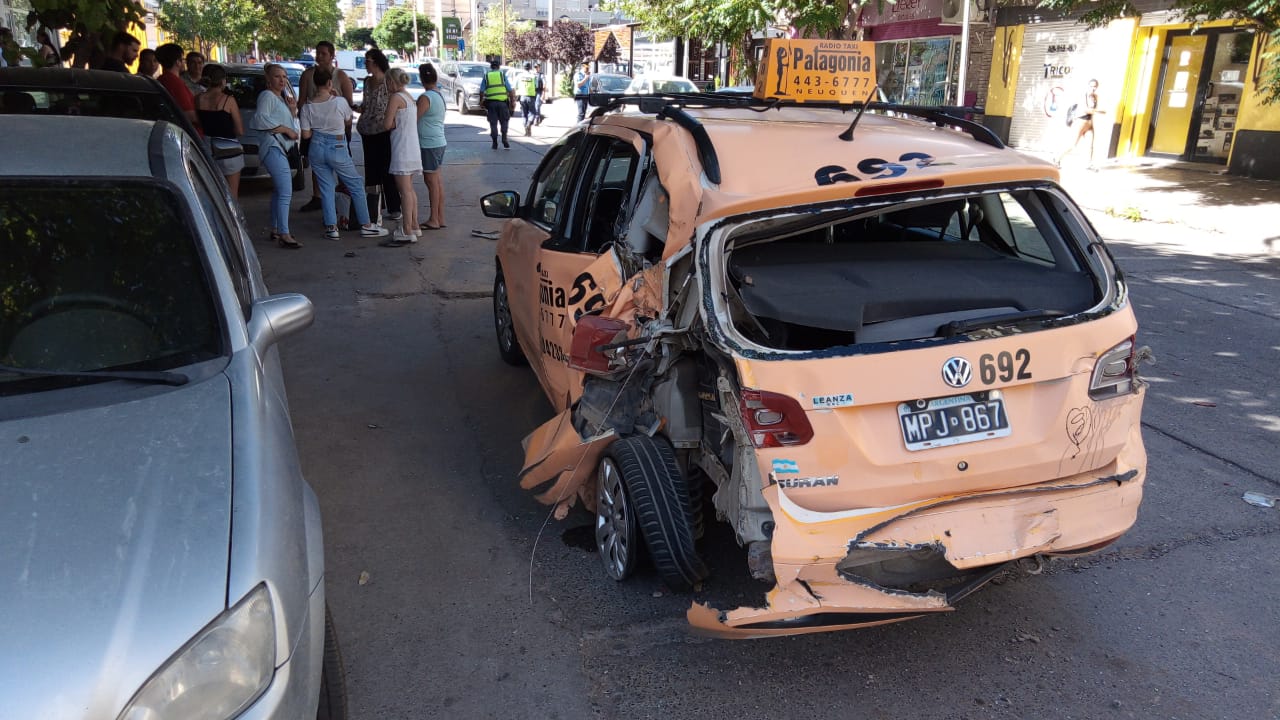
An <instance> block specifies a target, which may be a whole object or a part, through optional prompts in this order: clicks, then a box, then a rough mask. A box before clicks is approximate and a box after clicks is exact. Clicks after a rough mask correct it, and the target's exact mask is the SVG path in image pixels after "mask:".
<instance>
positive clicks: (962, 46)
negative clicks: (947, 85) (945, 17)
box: [956, 0, 972, 105]
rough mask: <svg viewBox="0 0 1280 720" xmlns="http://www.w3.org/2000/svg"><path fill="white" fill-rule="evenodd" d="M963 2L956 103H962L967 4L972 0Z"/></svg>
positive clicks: (967, 49)
mask: <svg viewBox="0 0 1280 720" xmlns="http://www.w3.org/2000/svg"><path fill="white" fill-rule="evenodd" d="M961 1H962V2H963V3H964V16H963V18H962V19H961V20H960V72H959V75H960V77H959V78H958V81H959V82H958V84H959V86H960V87H958V88H956V105H964V81H965V77H964V76H965V70H966V68H968V66H969V5H970V4H971V2H972V0H961Z"/></svg>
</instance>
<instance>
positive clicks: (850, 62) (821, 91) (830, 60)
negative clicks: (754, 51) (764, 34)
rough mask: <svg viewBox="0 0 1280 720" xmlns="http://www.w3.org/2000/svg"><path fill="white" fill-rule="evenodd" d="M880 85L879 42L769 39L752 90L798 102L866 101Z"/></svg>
mask: <svg viewBox="0 0 1280 720" xmlns="http://www.w3.org/2000/svg"><path fill="white" fill-rule="evenodd" d="M875 87H876V45H875V43H873V42H863V41H857V40H788V39H782V38H770V39H769V40H767V41H766V42H765V48H764V57H763V58H761V62H760V70H759V73H758V74H757V76H756V84H755V90H754V91H753V94H754V95H755V97H757V98H759V99H761V100H769V99H779V100H791V101H793V102H797V103H804V102H825V103H847V104H854V103H860V102H865V101H866V100H867V98H868V97H870V96H871V91H872V90H874V89H875Z"/></svg>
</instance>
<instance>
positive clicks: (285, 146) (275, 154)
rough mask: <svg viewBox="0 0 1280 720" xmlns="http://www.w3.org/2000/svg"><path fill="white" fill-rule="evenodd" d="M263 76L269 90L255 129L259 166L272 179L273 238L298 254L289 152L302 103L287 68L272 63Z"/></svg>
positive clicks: (262, 99)
mask: <svg viewBox="0 0 1280 720" xmlns="http://www.w3.org/2000/svg"><path fill="white" fill-rule="evenodd" d="M263 72H264V73H265V74H266V78H267V89H266V90H263V91H262V92H261V93H258V108H257V111H256V112H255V113H254V116H253V122H252V123H251V124H252V126H253V129H254V130H256V131H257V132H258V162H260V163H261V164H262V167H264V168H266V170H267V173H268V174H270V175H271V238H272V239H273V240H275V241H276V242H277V243H279V244H280V247H282V248H289V249H291V250H296V249H298V248H300V247H302V243H300V242H298V241H297V240H294V239H293V236H292V235H290V234H289V202H290V201H291V200H292V199H293V175H292V173H291V172H290V168H289V150H290V149H291V148H293V145H294V143H296V142H297V141H298V129H297V128H298V125H297V123H298V121H297V118H296V115H297V113H298V103H297V101H296V100H295V99H294V97H293V93H292V92H290V91H289V89H288V88H289V87H290V86H289V76H288V75H287V74H286V73H285V71H284V68H283V67H281V66H279V65H276V64H275V63H268V64H267V66H266V67H265V68H263Z"/></svg>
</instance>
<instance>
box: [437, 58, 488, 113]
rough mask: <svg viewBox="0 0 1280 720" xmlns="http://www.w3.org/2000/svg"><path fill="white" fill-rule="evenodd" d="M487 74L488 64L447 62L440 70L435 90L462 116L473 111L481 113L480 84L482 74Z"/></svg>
mask: <svg viewBox="0 0 1280 720" xmlns="http://www.w3.org/2000/svg"><path fill="white" fill-rule="evenodd" d="M487 72H489V65H488V63H482V62H454V61H452V60H450V61H447V62H445V63H444V65H443V66H442V67H441V68H440V80H439V82H438V83H437V86H436V89H438V90H439V91H440V93H441V94H442V95H444V97H445V99H446V100H452V101H453V105H454V107H456V108H458V111H459V112H461V113H462V114H463V115H466V114H467V113H470V112H473V111H483V110H484V103H483V102H481V98H480V82H481V81H482V80H484V74H485V73H487Z"/></svg>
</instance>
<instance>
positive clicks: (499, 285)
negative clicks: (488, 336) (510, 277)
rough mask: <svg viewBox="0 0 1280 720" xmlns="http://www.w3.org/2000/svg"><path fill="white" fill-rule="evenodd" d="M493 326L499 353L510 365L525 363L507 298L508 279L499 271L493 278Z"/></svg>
mask: <svg viewBox="0 0 1280 720" xmlns="http://www.w3.org/2000/svg"><path fill="white" fill-rule="evenodd" d="M493 328H494V330H495V331H497V335H498V355H500V356H501V357H502V360H503V362H505V363H507V364H508V365H524V364H525V358H524V351H522V350H521V349H520V345H519V344H518V343H517V342H516V326H515V321H514V320H512V318H511V304H510V300H509V299H508V298H507V280H506V278H504V277H502V274H501V273H499V274H498V275H497V277H495V278H494V279H493Z"/></svg>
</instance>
